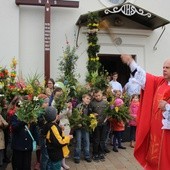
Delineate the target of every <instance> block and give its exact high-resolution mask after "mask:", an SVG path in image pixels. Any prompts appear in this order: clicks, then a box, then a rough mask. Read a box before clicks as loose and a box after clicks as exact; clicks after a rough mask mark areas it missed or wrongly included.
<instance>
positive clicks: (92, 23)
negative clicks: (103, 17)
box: [87, 12, 100, 74]
mask: <svg viewBox="0 0 170 170" xmlns="http://www.w3.org/2000/svg"><path fill="white" fill-rule="evenodd" d="M87 22H88V24H87V27H88V35H87V36H88V38H87V40H88V49H87V53H88V57H89V60H88V63H87V70H88V72H89V74H91V73H92V72H95V71H98V69H99V67H100V63H99V57H98V56H97V55H96V54H97V53H98V52H99V50H100V45H98V37H97V32H98V30H99V16H98V13H94V12H93V13H92V12H91V13H89V15H88V21H87Z"/></svg>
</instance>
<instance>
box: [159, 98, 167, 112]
mask: <svg viewBox="0 0 170 170" xmlns="http://www.w3.org/2000/svg"><path fill="white" fill-rule="evenodd" d="M166 104H167V102H166V101H165V100H160V101H159V104H158V108H160V109H161V110H166V108H165V106H166Z"/></svg>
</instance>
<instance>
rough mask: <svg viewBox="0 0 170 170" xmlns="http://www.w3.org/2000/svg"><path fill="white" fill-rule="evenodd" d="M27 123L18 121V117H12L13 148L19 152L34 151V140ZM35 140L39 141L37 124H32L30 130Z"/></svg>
mask: <svg viewBox="0 0 170 170" xmlns="http://www.w3.org/2000/svg"><path fill="white" fill-rule="evenodd" d="M25 125H27V124H26V123H25V122H23V121H20V120H18V118H17V116H16V115H13V116H12V117H11V128H12V143H11V148H12V149H15V150H19V151H32V149H33V148H32V142H33V140H32V138H31V136H30V135H29V133H28V131H27V129H26V128H25ZM29 130H30V132H31V134H32V136H33V138H34V140H36V141H38V139H37V138H38V132H37V128H36V124H31V126H30V128H29Z"/></svg>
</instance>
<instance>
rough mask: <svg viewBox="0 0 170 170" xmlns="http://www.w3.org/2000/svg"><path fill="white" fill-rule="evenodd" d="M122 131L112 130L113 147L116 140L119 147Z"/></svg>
mask: <svg viewBox="0 0 170 170" xmlns="http://www.w3.org/2000/svg"><path fill="white" fill-rule="evenodd" d="M122 132H123V131H113V135H114V136H113V147H116V142H118V146H119V147H120V146H121V145H122V144H121V138H122Z"/></svg>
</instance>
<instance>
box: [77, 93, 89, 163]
mask: <svg viewBox="0 0 170 170" xmlns="http://www.w3.org/2000/svg"><path fill="white" fill-rule="evenodd" d="M90 101H91V96H90V95H89V94H84V95H83V96H82V103H80V104H78V105H77V108H78V109H80V110H81V111H82V114H86V115H89V113H90V109H89V103H90ZM75 137H76V147H75V150H74V162H75V163H80V157H81V146H83V151H84V158H85V160H86V161H87V162H91V158H90V137H89V132H88V131H87V130H85V129H84V128H83V127H79V128H77V129H76V130H75ZM82 144H83V145H82Z"/></svg>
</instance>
